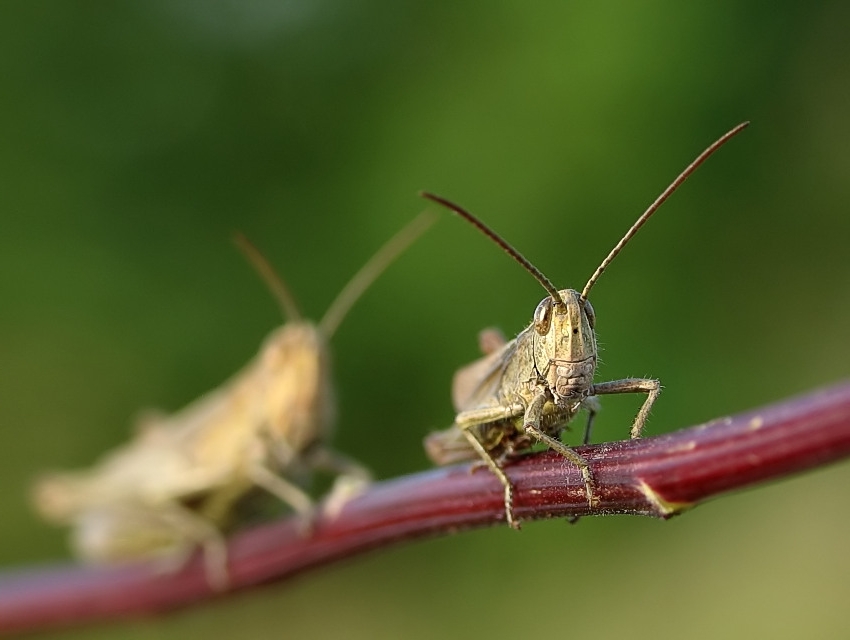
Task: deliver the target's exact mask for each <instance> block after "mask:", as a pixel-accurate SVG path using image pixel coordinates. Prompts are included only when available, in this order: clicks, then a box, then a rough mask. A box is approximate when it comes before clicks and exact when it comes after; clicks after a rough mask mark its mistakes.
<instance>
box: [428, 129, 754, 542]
mask: <svg viewBox="0 0 850 640" xmlns="http://www.w3.org/2000/svg"><path fill="white" fill-rule="evenodd" d="M748 124H749V123H747V122H744V123H742V124H740V125H738V126H737V127H735V128H733V129H732V130H730V131H729V132H727V133H726V134H724V135H723V136H722V137H720V138H719V139H718V140H717V141H716V142H714V143H713V144H711V145H710V146H709V147H708V148H707V149H706V150H705V151H703V152H702V153H701V154H700V155H699V156H698V157H697V158H696V159H695V160H694V161H693V162H692V163H691V164H690V165H688V167H687V168H686V169H685V170H684V171H683V172H682V173H681V174H680V175H679V176H678V177H677V178H676V179H675V180H674V181H673V182H672V183H671V184H670V186H669V187H667V189H665V190H664V191H663V192H662V194H661V195H660V196H659V197H658V198H657V199H656V200H655V202H653V203H652V204H651V205H650V207H649V208H648V209H647V210H646V211H645V212H644V213H643V214H642V215H641V216H640V217H639V218H638V219H637V221H636V222H635V223H634V224H633V225H632V227H631V228H630V229H629V230H628V231H627V232H626V234H625V235H624V236H623V237H622V239H621V240H620V241H619V242H618V243H617V244H616V245H615V247H614V248H613V249H612V250H611V252H610V253H609V254H608V256H607V257H606V258H605V259H604V260H603V261H602V262H601V263H600V265H599V266H598V267H597V269H596V271H595V272H594V273H593V275H592V276H591V277H590V279H589V280H588V281H587V284H585V285H584V289H583V290H582V291H581V293H579V292H578V291H575V290H573V289H561V290H558V289H557V288H555V286H554V285H553V284H552V282H551V281H550V280H549V279H548V278H547V277H546V276H545V275H544V274H543V273H542V272H541V271H540V270H539V269H537V268H536V267H535V266H534V265H532V264H531V263H530V262H529V261H528V260H527V259H526V258H525V257H523V256H522V254H520V253H519V252H518V251H517V250H516V249H514V248H513V247H512V246H511V245H510V244H508V242H507V241H505V240H504V239H503V238H501V237H500V236H499V235H498V234H496V232H495V231H493V230H492V229H490V228H489V227H488V226H487V225H485V224H484V223H483V222H482V221H481V220H479V219H478V218H476V217H475V216H474V215H472V214H471V213H469V212H468V211H466V210H464V209H462V208H461V207H459V206H458V205H456V204H454V203H452V202H450V201H448V200H446V199H444V198H441V197H439V196H436V195H433V194H431V193H426V192H423V193H422V194H421V195H422V196H423V197H425V198H427V199H429V200H432V201H433V202H436V203H438V204H440V205H442V206H444V207H446V208H448V209H450V210H451V211H453V212H455V213H456V214H458V215H459V216H461V217H462V218H464V219H465V220H467V221H468V222H470V223H471V224H472V225H473V226H475V227H476V228H478V230H479V231H481V232H482V233H483V234H484V235H485V236H487V237H488V238H490V239H491V240H492V241H493V242H495V243H496V244H497V245H498V246H499V247H501V248H502V249H503V250H504V251H505V252H506V253H508V255H510V256H511V257H512V258H513V259H514V260H516V261H517V262H519V264H520V265H522V267H523V268H524V269H525V270H526V271H528V272H529V273H530V274H531V275H532V276H533V277H534V278H535V279H536V280H537V281H538V282H539V283H540V284H541V285H542V286H543V288H544V289H545V290H546V292H547V293H548V296H547V297H546V298H544V299H543V300H542V301H541V302H540V304H538V305H537V308H536V309H535V311H534V316H533V320H532V322H531V324H530V325H529V326H528V327H526V328H525V329H524V330H523V331H521V332H520V333H519V335H517V337H516V338H514V339H513V340H511V341H509V342H508V341H506V340H505V339H504V337H502V336H501V334H499V333H497V332H496V331H494V330H485V331H484V332H482V335H481V338H480V342H481V349H482V351H483V353H484V357H483V358H481V359H479V360H477V361H475V362H473V363H472V364H469V365H467V366H466V367H464V368H462V369H460V370H458V371H457V373H456V374H455V377H454V381H453V384H452V400H453V403H454V406H455V409H456V410H457V411H458V414H457V416H456V417H455V422H454V424H453V425H452V426H451V427H449V428H448V429H445V430H443V431H437V432H434V433H431V434H430V435H429V436H427V437H426V439H425V450H426V453H427V454H428V456H429V458H430V459H431V460H432V461H433V462H434V463H435V464H438V465H445V464H452V463H455V462H460V461H465V460H475V459H479V460H480V461H483V462H484V463H485V464H486V465H487V466H488V467H489V468H490V470H491V471H492V472H493V473H494V474H495V475H496V477H498V479H499V481H500V482H501V484H502V486H503V487H504V502H505V518H506V520H507V522H508V524H509V525H510V526H511V527H513V528H515V529H518V528H519V522H518V520H517V519H516V517H515V515H514V512H513V492H514V489H513V485H512V484H511V482H510V480H509V479H508V477H507V475H506V474H505V471H504V469H503V464H504V462H505V461H506V460H507V459H508V458H509V457H510V456H511V455H512V454H514V453H517V452H522V451H524V450H527V449H529V448H530V447H532V446H533V445H535V444H536V443H542V444H544V445H546V446H548V447H549V448H550V449H553V450H554V451H556V452H558V453H560V454H561V455H562V456H563V457H564V458H566V459H567V460H568V461H569V462H571V463H572V464H573V465H575V466H576V467H577V468H578V469H579V471H580V472H581V476H582V479H583V481H584V493H585V495H586V497H587V501H588V504H589V505H590V507H591V508H593V507H594V506H595V505H596V502H597V501H596V497H595V495H594V480H593V474H592V471H591V468H590V465H589V464H588V462H587V460H585V458H584V457H582V456H581V455H580V454H579V453H577V452H576V451H574V450H573V449H571V448H570V447H568V446H566V445H565V444H564V443H563V442H561V440H560V435H561V433H562V432H563V430H564V429H565V428H566V427H567V425H568V423H569V422H570V421H571V420H572V419H573V418H574V417H575V415H576V414H577V413H578V412H579V411H580V410H581V409H586V410H587V412H588V420H587V426H586V428H585V435H584V443H585V444H587V443H588V442H589V441H590V432H591V428H592V425H593V419H594V417H595V416H596V413H597V411H598V409H599V405H598V400H597V396H601V395H607V394H621V393H640V394H646V399H645V400H644V402H643V405H642V406H641V408H640V410H639V412H638V414H637V416H636V417H635V420H634V423H633V424H632V427H631V432H630V435H631V437H632V438H638V437H640V435H641V432H642V431H643V428H644V425H645V423H646V420H647V417H648V416H649V411H650V409H651V408H652V405H653V403H654V402H655V400H656V398H657V397H658V394H659V393H660V392H661V385H660V383H659V382H658V380H653V379H649V378H624V379H622V380H613V381H610V382H600V383H594V382H593V378H594V375H595V373H596V363H597V347H596V334H595V325H596V314H595V313H594V311H593V307H592V306H591V304H590V301H589V300H588V295H589V293H590V290H591V289H592V288H593V286H594V284H596V282H597V281H598V280H599V277H600V276H601V275H602V273H603V272H604V271H605V269H606V268H607V267H608V265H609V264H610V263H611V262H612V261H613V259H614V258H615V257H616V256H617V254H619V253H620V251H621V250H622V248H623V247H624V246H625V245H626V243H628V242H629V240H631V238H632V237H633V236H634V235H635V233H637V231H638V230H639V229H640V228H641V227H642V226H643V225H644V224H645V223H646V221H647V220H648V219H649V217H650V216H652V214H653V213H655V211H656V210H657V209H658V208H659V207H660V206H661V204H662V203H663V202H664V201H665V200H666V199H667V198H668V197H669V196H670V195H671V194H672V193H673V192H674V191H675V190H676V189H677V188H678V187H679V185H681V184H682V182H684V181H685V179H687V177H688V176H689V175H690V174H691V173H693V171H694V170H695V169H696V168H697V167H698V166H699V165H700V164H702V163H703V162H704V161H705V160H706V159H707V158H708V157H709V156H710V155H711V154H712V153H714V152H715V151H716V150H717V149H719V148H720V147H721V146H722V145H723V144H724V143H725V142H726V141H727V140H729V139H730V138H731V137H732V136H734V135H735V134H737V133H738V132H740V131H741V130H742V129H743V128H744V127H746V126H747V125H748Z"/></svg>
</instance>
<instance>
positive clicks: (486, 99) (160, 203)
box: [0, 0, 850, 638]
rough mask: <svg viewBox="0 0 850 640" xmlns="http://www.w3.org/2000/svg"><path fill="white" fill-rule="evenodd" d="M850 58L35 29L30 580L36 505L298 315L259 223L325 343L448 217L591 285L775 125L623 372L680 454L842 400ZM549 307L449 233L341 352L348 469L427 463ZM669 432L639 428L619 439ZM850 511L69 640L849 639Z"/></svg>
mask: <svg viewBox="0 0 850 640" xmlns="http://www.w3.org/2000/svg"><path fill="white" fill-rule="evenodd" d="M849 29H850V6H848V5H847V3H845V2H837V1H836V2H821V3H802V2H797V3H793V2H785V3H781V2H774V3H740V2H715V3H680V2H663V1H658V2H645V3H640V5H638V4H637V3H630V2H624V1H622V0H621V1H619V2H610V3H604V6H603V5H602V4H599V5H593V6H591V5H589V4H588V3H579V2H539V3H525V2H517V1H516V0H514V1H505V2H491V3H486V4H485V3H474V2H470V1H467V0H454V1H452V2H439V1H437V2H409V1H400V0H396V1H395V2H385V3H381V2H368V1H361V2H341V1H338V0H324V1H322V0H312V1H308V0H279V1H276V2H275V1H271V0H253V1H239V0H218V1H210V2H197V1H194V2H193V1H188V0H178V1H175V0H158V1H148V2H136V3H128V2H118V3H105V2H87V3H66V2H23V1H13V2H5V3H3V4H2V6H0V74H2V75H1V76H0V77H2V92H0V108H2V118H0V127H2V133H0V140H2V144H0V184H2V189H0V207H2V226H0V299H1V300H2V311H0V358H1V359H2V368H0V438H1V439H0V442H2V445H0V483H2V488H3V491H2V511H3V516H2V525H0V563H2V564H3V565H16V566H20V565H23V564H28V563H41V562H46V561H49V560H54V559H59V558H66V557H67V550H66V546H65V532H63V531H60V530H57V529H53V528H50V527H48V526H47V525H45V524H42V523H41V522H39V521H38V519H37V518H36V517H35V516H34V515H33V514H32V513H31V511H30V510H29V508H28V505H27V502H26V493H27V486H28V484H29V482H30V481H31V479H32V478H33V477H34V476H35V475H36V474H37V473H38V472H39V471H42V470H46V469H55V468H74V467H80V466H84V465H87V464H90V463H91V462H92V461H93V460H94V459H96V457H97V456H98V455H99V454H101V453H102V452H103V451H105V450H106V449H107V448H109V447H112V446H114V445H116V444H118V443H120V442H122V441H123V440H125V439H126V437H127V434H128V430H129V428H130V425H131V423H132V417H133V416H134V415H135V414H136V413H137V412H138V411H139V410H140V409H143V408H147V407H158V408H162V409H165V410H174V409H177V408H179V407H181V406H182V405H183V404H185V403H186V402H188V401H190V400H191V399H193V398H195V397H196V396H198V395H199V394H201V393H202V392H204V391H206V390H209V389H211V388H213V387H214V386H216V385H217V384H219V383H220V382H221V381H223V380H224V379H225V378H226V377H227V376H228V375H229V374H231V373H232V372H234V371H235V370H236V369H237V368H239V367H240V366H241V365H242V364H243V363H244V362H246V361H247V360H248V359H249V358H250V357H251V356H252V355H253V354H254V353H255V352H256V350H257V348H258V346H259V344H260V342H261V340H262V339H263V337H264V336H265V335H266V333H267V332H268V331H270V330H271V329H272V327H274V326H275V325H276V324H278V323H279V322H280V317H279V314H278V312H277V310H276V306H275V304H274V302H273V300H272V299H271V298H270V296H269V295H268V293H267V292H266V290H265V288H264V286H263V284H262V283H261V282H260V281H259V279H258V278H257V276H256V275H255V274H254V273H253V272H252V271H251V269H250V268H249V267H247V266H246V264H245V262H244V260H243V258H242V257H241V256H240V255H239V253H238V252H237V251H236V250H234V248H233V246H232V245H231V243H230V241H229V237H230V234H231V232H232V231H233V230H236V229H239V230H241V231H244V232H245V233H246V234H247V235H248V236H249V237H250V238H252V239H253V240H254V241H255V243H256V244H258V245H259V246H260V247H261V248H262V249H263V251H264V252H265V253H266V254H267V255H268V256H269V258H270V259H271V261H272V262H273V263H274V264H275V265H276V266H277V267H278V268H279V269H280V271H281V272H282V274H283V275H284V277H285V278H286V279H287V281H288V282H289V284H290V286H291V287H292V289H293V290H294V292H295V294H296V296H297V298H298V299H299V301H300V302H301V305H302V306H303V308H304V309H305V311H306V313H307V314H308V315H309V316H310V317H313V318H318V317H319V316H320V315H321V314H322V312H323V311H324V309H325V308H326V307H327V305H328V303H329V302H330V300H331V299H332V298H333V297H334V295H335V294H336V292H337V291H338V290H339V289H340V287H341V286H342V285H343V284H344V283H345V281H346V280H347V279H348V278H349V276H350V275H351V274H352V273H353V272H354V271H355V270H356V269H357V268H358V267H359V266H360V265H361V264H362V263H363V262H364V261H365V260H366V259H367V258H368V257H369V256H370V255H371V254H372V252H373V251H374V250H375V249H376V248H377V247H378V246H379V245H380V244H381V243H382V242H384V241H385V240H386V239H387V238H388V237H389V236H390V235H392V234H393V233H394V232H395V231H396V230H397V229H399V228H400V227H401V226H402V225H403V224H405V223H406V222H407V221H408V220H409V219H410V218H411V217H412V216H414V215H415V214H416V213H418V212H419V211H420V210H421V209H423V208H424V206H425V205H424V203H423V202H422V201H420V200H418V199H417V197H416V192H417V191H418V190H419V189H423V188H427V189H429V190H432V191H435V192H437V193H440V194H443V195H445V196H447V197H450V198H453V199H455V200H456V201H458V202H460V203H462V204H464V205H466V206H467V207H469V208H470V209H472V210H473V211H475V212H477V213H478V214H480V215H481V216H482V217H483V218H484V219H486V220H487V221H488V222H490V223H491V224H492V225H493V226H494V227H495V228H496V229H497V230H499V231H500V232H501V233H503V234H504V235H505V236H506V237H507V238H509V239H510V241H511V242H513V243H514V244H515V245H516V246H517V247H518V248H520V250H522V251H523V252H524V253H525V254H526V255H527V256H528V257H529V258H530V259H531V260H532V261H534V262H535V263H536V264H537V265H538V266H539V267H540V268H541V269H542V270H543V271H545V272H546V273H547V274H548V275H549V277H550V278H551V279H553V280H554V281H555V282H556V284H558V285H559V286H562V287H566V286H571V287H580V286H582V285H583V284H584V282H585V280H586V279H587V277H588V276H589V274H590V273H591V272H592V270H593V269H594V268H595V266H596V265H597V263H598V262H599V260H601V259H602V257H603V256H604V255H605V254H606V253H607V251H608V250H609V249H610V247H611V246H612V245H613V244H614V242H616V240H617V239H618V238H619V237H620V235H621V234H622V233H623V232H624V231H625V229H626V228H627V227H628V225H629V224H631V222H632V221H633V219H634V218H635V217H636V216H637V215H638V214H639V213H640V212H641V211H643V209H644V208H645V206H646V205H647V204H648V203H649V202H651V201H652V200H653V199H654V198H655V197H656V195H657V194H658V193H659V192H660V191H661V190H662V189H663V188H664V187H665V186H666V185H667V184H668V183H669V182H670V181H671V180H672V179H673V178H674V177H675V175H676V174H677V173H678V172H679V171H680V170H681V169H682V168H683V167H684V166H685V165H686V164H687V163H688V162H690V161H691V160H692V159H693V157H694V156H695V155H696V154H697V153H698V152H699V151H701V150H702V149H703V148H704V147H705V146H706V145H708V144H709V143H710V142H711V141H712V140H714V139H715V138H716V137H717V136H719V135H720V134H721V133H723V132H724V131H726V130H727V129H728V128H730V127H731V126H733V125H734V124H737V123H738V122H740V121H742V120H745V119H749V120H752V123H753V124H752V126H751V127H750V129H749V130H747V131H746V132H745V133H743V134H742V135H741V136H739V137H738V138H737V139H735V140H734V141H732V142H731V143H730V144H729V145H728V146H727V147H726V148H724V149H723V150H721V151H720V152H719V153H718V154H717V155H716V156H715V157H714V158H712V159H711V160H710V161H709V162H708V163H707V164H706V165H705V166H704V167H703V168H702V169H701V170H700V171H699V172H698V173H697V174H695V175H694V176H693V177H692V178H691V180H690V181H689V182H688V183H687V184H686V185H685V186H684V188H682V189H681V191H680V192H679V193H677V194H676V195H675V196H674V197H673V198H672V199H671V200H670V202H669V203H668V204H666V205H665V207H664V208H663V209H662V210H661V212H660V214H659V215H658V216H657V218H656V219H654V220H653V221H652V222H651V223H650V225H649V226H648V227H647V228H646V229H645V230H644V231H643V232H642V233H641V234H640V235H639V236H638V238H637V240H636V241H635V242H634V243H633V244H632V245H631V246H630V247H629V248H628V250H627V251H626V252H624V253H623V254H622V256H621V257H620V258H619V259H618V261H617V262H615V263H614V264H613V265H612V266H611V268H610V269H609V271H608V272H607V273H606V276H605V278H604V279H603V280H602V281H601V282H600V283H599V285H598V286H597V288H596V289H595V290H594V293H593V304H594V306H595V308H596V312H597V315H598V319H599V321H598V330H599V337H600V343H601V347H602V349H603V350H604V351H603V352H602V358H603V364H602V365H601V366H600V371H599V378H600V379H613V378H617V377H625V376H644V375H651V376H653V377H658V378H659V379H660V380H661V381H662V383H663V384H664V386H665V392H664V394H663V395H662V396H661V398H660V400H659V402H658V403H657V404H656V408H655V410H654V413H653V416H652V419H651V421H650V424H649V428H648V432H649V433H659V432H663V431H668V430H672V429H676V428H680V427H683V426H686V425H690V424H695V423H698V422H700V421H704V420H707V419H710V418H712V417H717V416H720V415H723V414H727V413H730V412H735V411H739V410H743V409H747V408H750V407H754V406H757V405H759V404H762V403H766V402H770V401H773V400H777V399H780V398H782V397H785V396H787V395H789V394H795V393H800V392H803V391H806V390H809V389H812V388H815V387H818V386H821V385H826V384H829V383H831V382H834V381H836V380H838V379H840V378H842V377H844V376H846V374H847V371H848V360H850V345H848V341H847V327H848V323H850V261H848V258H847V252H848V240H850V216H848V213H847V211H848V205H850V181H848V180H847V174H848V170H847V166H848V162H850V40H848V38H847V33H848V30H849ZM542 296H543V292H542V289H541V288H540V287H539V286H538V285H537V284H535V283H534V282H533V281H532V280H531V278H530V277H529V276H528V275H526V274H524V273H523V272H522V271H521V270H520V269H519V268H518V267H516V266H515V265H514V264H513V263H511V262H510V261H509V260H508V259H507V258H506V257H505V256H504V255H502V254H501V253H500V252H499V251H498V250H497V249H495V248H494V247H493V246H491V245H489V244H488V243H487V242H486V241H484V240H483V239H482V238H481V237H478V236H477V235H476V234H475V233H474V232H473V231H472V230H471V229H470V228H467V226H465V225H463V224H462V223H461V222H459V221H458V220H455V219H452V217H451V216H449V215H443V216H442V219H441V221H440V222H439V224H438V225H437V227H435V228H434V229H433V230H432V231H431V232H430V233H429V234H428V235H427V236H425V237H424V238H423V239H422V240H421V241H420V242H419V243H417V244H416V245H415V246H414V247H413V248H412V249H411V250H410V251H409V252H408V253H407V254H406V255H405V256H404V257H403V258H402V259H401V260H400V261H399V262H398V263H397V264H396V265H394V266H393V267H392V269H391V270H390V271H388V272H387V273H386V274H385V276H384V277H382V278H381V280H380V281H379V282H378V283H377V284H376V285H375V286H374V287H373V288H372V289H371V290H370V291H369V292H368V294H367V295H366V296H365V297H364V298H363V299H362V300H361V301H360V303H359V304H358V305H357V307H355V309H354V311H353V313H352V314H351V316H350V318H349V319H348V320H347V322H346V323H345V324H344V325H343V327H342V329H341V330H340V331H339V333H338V334H337V336H336V337H335V339H334V343H333V348H334V353H335V359H336V378H337V380H338V387H339V404H340V414H341V419H340V422H339V429H338V433H337V438H336V444H337V446H338V447H339V448H340V449H342V450H344V451H346V452H348V453H350V454H352V455H354V456H356V457H357V458H358V459H360V460H362V461H363V462H365V463H366V464H368V465H369V466H371V467H372V468H373V469H374V470H375V472H376V474H377V475H378V476H379V477H381V478H388V477H392V476H396V475H399V474H405V473H410V472H414V471H417V470H420V469H423V468H426V467H427V466H428V462H427V461H426V459H425V457H424V454H423V452H422V448H421V439H422V437H423V435H424V434H425V433H427V432H428V431H429V430H431V429H433V428H436V427H442V426H446V425H448V424H449V423H450V422H451V421H452V417H453V413H452V409H451V405H450V401H449V383H450V379H451V375H452V372H453V371H454V369H455V368H457V367H458V366H459V365H461V364H464V363H466V362H468V361H470V360H471V359H473V358H474V357H476V355H477V346H476V344H477V342H476V335H477V331H478V330H479V329H480V328H482V327H484V326H488V325H498V326H500V327H502V328H503V329H504V330H505V331H506V332H507V333H509V334H510V333H512V332H516V331H518V330H519V329H521V328H522V327H523V326H524V325H525V324H526V323H527V322H528V321H529V319H530V317H531V313H532V311H533V309H534V307H535V305H536V304H537V302H538V301H539V299H540V298H542ZM639 402H640V401H639V399H637V398H630V397H621V398H617V397H611V398H605V400H604V412H603V413H602V415H601V416H600V419H599V421H598V423H597V424H598V427H597V430H596V434H595V436H596V438H597V439H609V440H611V439H619V438H622V437H624V436H625V435H626V433H627V429H628V426H629V424H630V421H631V419H632V417H633V415H634V413H635V411H636V409H637V407H638V405H639ZM578 437H579V436H578V435H577V434H570V435H568V436H567V438H568V440H569V441H571V442H575V441H576V440H577V438H578ZM848 481H850V465H848V464H846V463H845V464H839V465H835V466H833V467H831V468H828V469H824V470H822V471H818V472H814V473H810V474H807V475H805V476H802V477H799V478H794V479H790V480H786V481H783V482H781V483H778V484H775V485H773V486H770V487H765V488H758V489H754V490H750V491H748V492H744V493H742V494H740V495H735V496H730V497H727V498H724V499H720V500H717V501H715V502H713V503H711V504H708V505H705V506H703V507H701V508H699V509H697V510H696V511H694V512H692V513H689V514H687V515H685V516H683V517H681V518H678V519H675V520H673V521H671V522H667V523H663V522H657V521H652V520H648V519H639V518H627V517H619V518H613V517H612V518H586V519H583V520H582V521H581V523H580V524H579V525H578V526H568V525H567V524H565V523H564V522H559V521H550V522H542V523H529V524H527V525H526V526H525V527H524V529H523V531H522V533H515V532H513V531H509V530H508V529H507V528H505V527H496V528H492V529H488V530H482V531H477V532H471V533H465V534H462V535H457V536H453V537H450V538H442V539H437V540H432V541H427V542H420V543H415V544H410V545H406V546H404V547H397V548H392V549H389V550H385V551H380V552H375V553H373V554H371V555H369V556H367V557H361V558H357V559H355V560H353V561H350V562H347V563H345V564H343V565H342V566H333V567H329V568H326V569H323V570H321V571H318V572H315V573H312V574H308V575H303V576H301V577H299V578H298V579H296V580H294V581H291V582H288V583H285V584H281V585H275V586H271V587H269V588H265V589H262V590H259V591H255V592H252V593H247V594H244V595H238V596H236V597H233V598H228V599H223V600H218V601H216V602H214V603H211V604H209V605H208V606H205V607H199V608H195V609H191V610H187V611H184V612H179V613H177V614H175V615H171V616H168V617H165V618H162V619H153V620H145V621H141V622H132V623H128V624H122V625H108V626H100V627H94V628H90V629H85V630H81V631H75V632H72V633H70V634H68V635H69V637H78V638H154V637H156V638H185V637H206V638H230V637H233V636H234V635H236V634H239V636H240V637H243V638H276V637H280V636H282V635H288V636H291V637H313V638H320V637H340V636H341V635H343V634H342V631H341V630H344V635H345V637H348V638H390V637H404V638H433V637H443V638H453V637H541V638H543V637H564V636H566V635H570V636H574V637H580V636H582V635H589V634H593V636H594V637H618V636H620V637H625V636H628V637H630V638H643V637H653V638H658V637H681V636H688V637H691V638H713V637H718V636H721V635H722V636H724V637H747V638H749V637H773V638H797V637H801V635H803V634H805V636H806V637H836V636H838V635H841V634H842V631H843V632H845V633H846V631H847V628H848V626H849V625H850V623H848V619H847V602H848V598H850V554H848V551H847V549H848V547H847V541H848V539H850V538H848V536H850V532H848V527H850V516H848V510H847V507H848V494H850V491H849V490H848ZM201 634H203V636H201Z"/></svg>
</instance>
